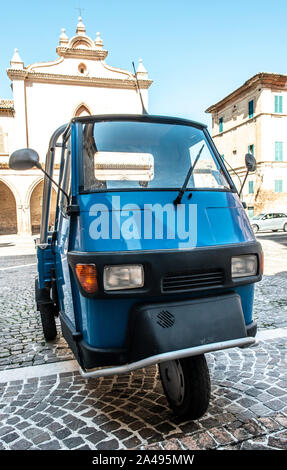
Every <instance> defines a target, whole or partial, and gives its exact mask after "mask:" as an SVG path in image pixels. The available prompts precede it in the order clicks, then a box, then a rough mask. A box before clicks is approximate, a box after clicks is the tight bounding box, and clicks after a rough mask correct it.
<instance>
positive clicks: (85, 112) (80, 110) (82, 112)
mask: <svg viewBox="0 0 287 470" xmlns="http://www.w3.org/2000/svg"><path fill="white" fill-rule="evenodd" d="M79 116H91V112H90V110H89V109H88V107H87V106H86V105H85V104H80V105H79V106H78V107H77V109H76V111H75V114H74V117H79Z"/></svg>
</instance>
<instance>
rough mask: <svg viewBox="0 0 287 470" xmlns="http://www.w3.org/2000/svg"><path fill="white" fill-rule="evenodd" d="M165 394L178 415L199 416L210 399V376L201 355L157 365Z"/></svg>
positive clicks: (204, 410) (194, 417) (195, 417)
mask: <svg viewBox="0 0 287 470" xmlns="http://www.w3.org/2000/svg"><path fill="white" fill-rule="evenodd" d="M159 372H160V378H161V382H162V386H163V390H164V393H165V395H166V398H167V400H168V402H169V405H170V407H171V409H172V410H173V411H174V413H175V414H176V415H178V416H180V417H186V418H190V419H198V418H200V417H201V416H202V415H203V414H204V413H205V412H206V410H207V408H208V405H209V400H210V377H209V370H208V367H207V363H206V360H205V357H204V355H200V356H192V357H187V358H184V359H176V360H173V361H168V362H163V363H161V364H159Z"/></svg>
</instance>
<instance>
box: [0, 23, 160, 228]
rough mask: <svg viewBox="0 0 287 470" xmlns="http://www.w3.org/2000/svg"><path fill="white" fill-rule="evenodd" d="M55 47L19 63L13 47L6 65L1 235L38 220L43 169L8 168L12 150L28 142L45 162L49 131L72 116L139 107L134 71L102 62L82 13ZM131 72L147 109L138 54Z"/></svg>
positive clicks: (0, 144) (1, 103) (0, 108)
mask: <svg viewBox="0 0 287 470" xmlns="http://www.w3.org/2000/svg"><path fill="white" fill-rule="evenodd" d="M56 52H57V55H58V58H57V59H56V60H53V61H51V62H41V63H36V64H32V65H28V66H24V63H23V61H22V59H21V58H20V56H19V53H18V50H17V49H16V50H15V52H14V55H13V57H12V59H11V62H10V68H8V69H7V74H8V77H9V78H10V80H11V87H12V91H13V99H12V100H5V99H0V201H1V203H0V235H1V234H6V233H18V234H31V233H36V232H37V231H39V226H40V214H41V203H42V199H41V198H42V196H41V195H42V187H43V175H42V173H41V172H40V171H39V170H37V169H33V170H31V171H26V172H23V173H22V174H21V173H19V172H14V171H12V170H10V169H9V167H8V160H9V155H10V154H11V153H12V152H13V151H14V150H16V149H19V148H26V147H31V148H33V149H35V150H36V151H37V152H38V153H39V155H40V159H41V161H43V162H44V160H45V155H46V151H47V147H48V143H49V139H50V136H51V134H52V133H53V131H54V130H56V128H57V127H59V126H60V125H62V124H65V123H66V122H69V121H70V119H71V118H72V117H74V116H80V115H87V114H106V113H132V114H133V113H139V114H140V113H141V112H142V107H141V101H140V97H139V94H138V91H137V85H136V77H135V75H134V74H133V73H131V72H129V71H127V70H122V69H119V68H116V67H112V66H110V65H108V64H107V63H106V62H105V59H106V57H107V55H108V51H107V50H105V49H104V47H103V41H102V39H101V37H100V33H97V35H96V39H95V40H93V39H91V38H90V37H89V36H87V35H86V29H85V26H84V24H83V22H82V19H81V18H79V21H78V24H77V28H76V34H75V36H73V37H72V38H70V39H68V37H67V35H66V33H65V30H64V29H63V30H62V33H61V35H60V38H59V44H58V47H57V48H56ZM136 75H137V79H138V83H139V86H140V89H141V93H142V97H143V102H144V106H145V108H146V109H148V89H149V87H150V85H151V83H152V80H150V79H149V78H148V73H147V71H146V69H145V68H144V66H143V63H142V61H141V60H140V62H139V65H138V69H137V72H136ZM55 176H56V177H57V174H56V175H55ZM55 195H56V193H54V195H53V198H54V200H55Z"/></svg>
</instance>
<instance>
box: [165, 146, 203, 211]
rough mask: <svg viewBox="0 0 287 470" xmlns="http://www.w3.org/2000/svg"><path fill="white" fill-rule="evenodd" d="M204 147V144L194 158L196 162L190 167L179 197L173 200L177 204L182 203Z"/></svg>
mask: <svg viewBox="0 0 287 470" xmlns="http://www.w3.org/2000/svg"><path fill="white" fill-rule="evenodd" d="M203 147H204V144H203V145H202V147H201V149H200V150H199V152H198V154H197V155H196V158H195V160H194V163H193V165H191V167H190V168H189V170H188V173H187V175H186V177H185V180H184V183H183V185H182V187H181V189H180V190H179V193H178V195H177V197H176V198H175V200H174V201H173V203H174V204H175V205H176V206H177V205H178V204H180V203H181V200H182V196H183V195H184V192H185V191H186V186H187V183H188V182H189V179H190V177H191V175H192V172H193V170H194V167H195V165H196V164H197V162H198V160H199V157H200V155H201V152H202V150H203Z"/></svg>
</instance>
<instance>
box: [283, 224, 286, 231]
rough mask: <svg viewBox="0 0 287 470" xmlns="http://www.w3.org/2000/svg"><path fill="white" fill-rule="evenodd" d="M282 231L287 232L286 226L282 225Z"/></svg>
mask: <svg viewBox="0 0 287 470" xmlns="http://www.w3.org/2000/svg"><path fill="white" fill-rule="evenodd" d="M283 230H284V232H287V224H284V227H283Z"/></svg>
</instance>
